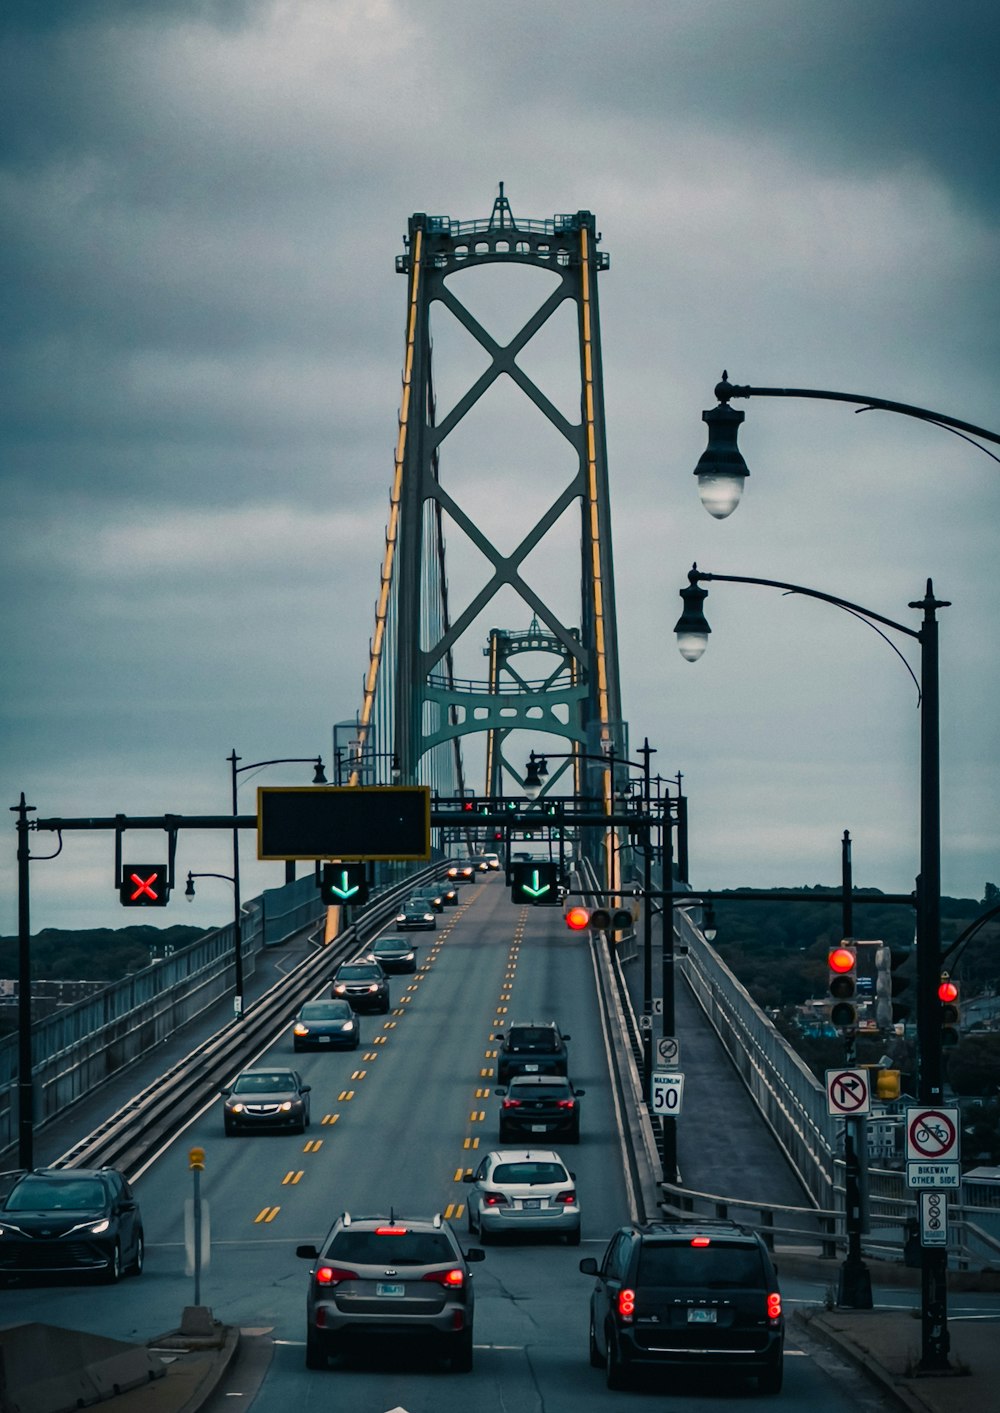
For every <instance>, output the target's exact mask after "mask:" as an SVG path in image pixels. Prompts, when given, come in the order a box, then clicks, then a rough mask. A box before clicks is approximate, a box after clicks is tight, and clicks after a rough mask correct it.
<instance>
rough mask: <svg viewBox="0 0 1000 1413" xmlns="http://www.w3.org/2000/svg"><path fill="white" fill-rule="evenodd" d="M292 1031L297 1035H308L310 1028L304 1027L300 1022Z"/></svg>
mask: <svg viewBox="0 0 1000 1413" xmlns="http://www.w3.org/2000/svg"><path fill="white" fill-rule="evenodd" d="M292 1031H293V1034H295V1035H308V1034H309V1027H308V1026H307V1025H303V1024H302V1022H301V1021H299V1022H298V1023H297V1024H296V1025H294V1026H293V1027H292Z"/></svg>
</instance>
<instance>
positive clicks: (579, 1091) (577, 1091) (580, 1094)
mask: <svg viewBox="0 0 1000 1413" xmlns="http://www.w3.org/2000/svg"><path fill="white" fill-rule="evenodd" d="M586 1092H587V1091H586V1090H585V1089H574V1090H573V1093H574V1094H575V1095H576V1097H577V1098H578V1099H582V1098H583V1096H584V1095H585V1094H586Z"/></svg>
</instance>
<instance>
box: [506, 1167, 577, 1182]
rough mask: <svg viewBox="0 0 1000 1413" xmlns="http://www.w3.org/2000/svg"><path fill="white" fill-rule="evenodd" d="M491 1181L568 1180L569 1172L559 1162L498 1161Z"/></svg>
mask: <svg viewBox="0 0 1000 1413" xmlns="http://www.w3.org/2000/svg"><path fill="white" fill-rule="evenodd" d="M492 1181H493V1182H507V1183H531V1184H535V1183H549V1182H568V1181H569V1174H568V1173H567V1171H566V1169H565V1168H564V1167H563V1166H562V1164H561V1163H527V1162H525V1163H498V1164H497V1165H496V1167H495V1168H494V1169H493V1173H492Z"/></svg>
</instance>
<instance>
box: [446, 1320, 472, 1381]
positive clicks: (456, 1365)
mask: <svg viewBox="0 0 1000 1413" xmlns="http://www.w3.org/2000/svg"><path fill="white" fill-rule="evenodd" d="M449 1358H450V1359H451V1371H452V1373H453V1374H471V1373H472V1330H471V1329H467V1330H461V1331H460V1332H459V1333H458V1334H456V1335H452V1337H451V1346H450V1349H449Z"/></svg>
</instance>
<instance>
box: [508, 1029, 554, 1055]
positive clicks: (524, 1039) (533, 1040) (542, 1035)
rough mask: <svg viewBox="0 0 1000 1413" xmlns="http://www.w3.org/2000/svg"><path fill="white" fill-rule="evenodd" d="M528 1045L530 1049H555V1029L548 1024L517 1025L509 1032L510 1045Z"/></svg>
mask: <svg viewBox="0 0 1000 1413" xmlns="http://www.w3.org/2000/svg"><path fill="white" fill-rule="evenodd" d="M516 1045H517V1046H524V1047H528V1046H530V1047H531V1049H532V1050H555V1049H556V1048H557V1046H556V1035H555V1031H554V1030H552V1029H551V1028H550V1027H549V1026H540V1025H519V1026H518V1027H517V1029H516V1030H512V1031H511V1033H510V1046H511V1049H513V1048H514V1046H516Z"/></svg>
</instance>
